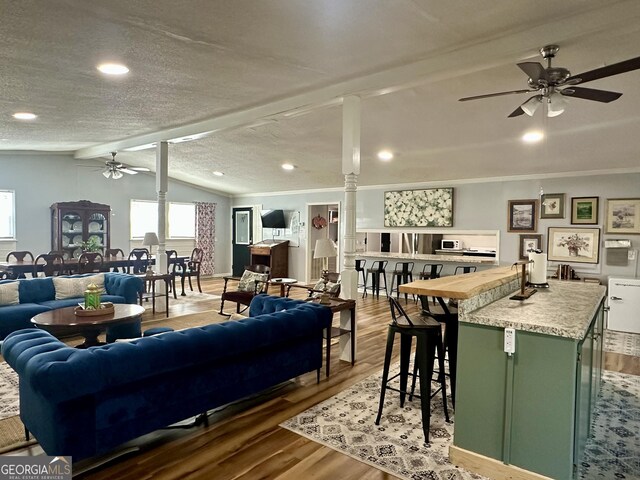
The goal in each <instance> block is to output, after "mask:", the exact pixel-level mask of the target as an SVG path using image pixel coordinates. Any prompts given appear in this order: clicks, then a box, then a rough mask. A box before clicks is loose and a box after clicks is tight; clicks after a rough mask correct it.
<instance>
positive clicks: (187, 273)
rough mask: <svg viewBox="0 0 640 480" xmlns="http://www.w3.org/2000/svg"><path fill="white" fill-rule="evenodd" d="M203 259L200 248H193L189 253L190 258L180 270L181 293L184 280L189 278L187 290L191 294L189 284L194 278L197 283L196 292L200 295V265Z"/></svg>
mask: <svg viewBox="0 0 640 480" xmlns="http://www.w3.org/2000/svg"><path fill="white" fill-rule="evenodd" d="M203 257H204V251H203V250H202V249H201V248H198V247H196V248H194V249H193V251H192V252H191V258H190V259H189V261H188V262H187V264H186V265H185V266H184V268H183V269H182V274H181V276H182V280H181V283H182V291H183V292H184V279H185V277H188V278H189V288H190V289H191V291H192V292H193V285H192V284H191V277H196V282H197V283H198V291H199V292H200V293H202V287H201V286H200V266H201V265H202V259H203Z"/></svg>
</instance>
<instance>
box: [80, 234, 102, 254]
mask: <svg viewBox="0 0 640 480" xmlns="http://www.w3.org/2000/svg"><path fill="white" fill-rule="evenodd" d="M100 250H102V245H100V244H99V243H98V241H97V240H96V238H95V237H89V240H87V241H86V242H82V251H83V252H99V251H100Z"/></svg>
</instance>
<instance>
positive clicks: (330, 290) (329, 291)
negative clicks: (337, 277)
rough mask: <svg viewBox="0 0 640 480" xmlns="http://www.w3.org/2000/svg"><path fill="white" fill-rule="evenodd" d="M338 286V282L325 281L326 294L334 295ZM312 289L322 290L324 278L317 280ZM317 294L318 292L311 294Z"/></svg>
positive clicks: (315, 295)
mask: <svg viewBox="0 0 640 480" xmlns="http://www.w3.org/2000/svg"><path fill="white" fill-rule="evenodd" d="M338 288H340V284H339V283H333V282H327V294H328V295H329V296H334V295H335V294H336V293H337V292H338ZM313 289H314V290H319V291H323V290H324V280H322V279H320V280H318V283H316V284H315V286H314V287H313ZM319 295H320V294H318V293H315V294H314V295H313V296H314V297H317V296H319Z"/></svg>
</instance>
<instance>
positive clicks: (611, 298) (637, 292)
mask: <svg viewBox="0 0 640 480" xmlns="http://www.w3.org/2000/svg"><path fill="white" fill-rule="evenodd" d="M608 302H609V320H608V323H607V328H609V330H616V331H619V332H629V333H640V278H610V279H609V292H608Z"/></svg>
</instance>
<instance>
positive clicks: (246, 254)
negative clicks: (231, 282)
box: [231, 207, 253, 277]
mask: <svg viewBox="0 0 640 480" xmlns="http://www.w3.org/2000/svg"><path fill="white" fill-rule="evenodd" d="M231 216H232V225H231V227H232V239H231V242H232V267H231V270H232V274H233V276H234V277H239V276H241V275H242V273H243V272H244V268H245V267H246V266H247V265H249V264H250V263H251V252H250V250H249V246H250V245H251V244H252V243H253V208H251V207H237V208H234V209H233V210H232V215H231Z"/></svg>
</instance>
